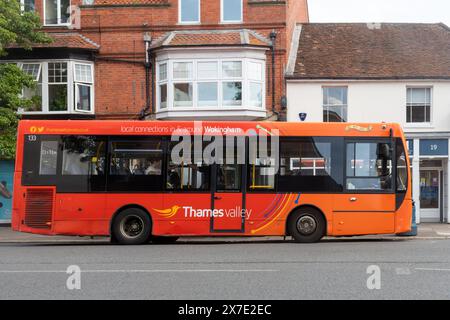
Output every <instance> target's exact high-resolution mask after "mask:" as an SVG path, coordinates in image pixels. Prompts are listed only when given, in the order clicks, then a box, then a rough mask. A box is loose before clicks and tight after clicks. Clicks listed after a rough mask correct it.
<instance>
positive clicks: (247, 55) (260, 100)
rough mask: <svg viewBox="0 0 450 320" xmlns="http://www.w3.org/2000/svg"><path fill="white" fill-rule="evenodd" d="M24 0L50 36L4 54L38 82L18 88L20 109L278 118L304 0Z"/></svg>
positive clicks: (67, 114) (115, 115)
mask: <svg viewBox="0 0 450 320" xmlns="http://www.w3.org/2000/svg"><path fill="white" fill-rule="evenodd" d="M22 1H23V4H24V6H25V8H26V9H27V10H35V11H36V12H38V13H39V15H40V16H41V17H42V20H43V24H44V30H45V31H46V32H48V33H49V34H50V35H51V36H52V37H53V38H54V41H53V43H51V44H49V45H45V46H42V45H40V46H35V48H33V50H32V51H31V52H30V51H24V50H22V49H18V48H14V47H12V48H10V50H9V55H8V56H7V57H5V58H4V59H7V60H8V61H10V62H16V63H19V65H20V66H21V67H22V68H23V69H24V70H25V71H26V72H28V73H29V74H31V75H33V76H34V77H35V79H36V81H37V82H38V84H39V85H38V88H37V89H36V90H28V89H24V95H28V96H30V97H31V96H33V97H36V103H35V106H34V107H33V108H31V109H28V110H21V112H22V113H23V114H24V117H43V118H52V117H63V118H77V117H95V118H98V119H135V118H139V117H140V116H145V117H146V118H156V119H161V120H165V119H230V120H256V119H266V118H267V119H269V118H270V119H279V120H280V119H284V117H285V116H284V115H285V110H284V109H285V108H284V103H283V100H284V99H283V97H284V95H285V84H284V81H285V80H284V71H285V68H286V64H287V59H288V58H287V57H288V56H289V50H290V47H291V39H292V38H293V33H294V30H295V25H296V24H297V23H304V22H308V8H307V0H34V1H33V0H22ZM69 1H70V2H69ZM69 13H70V15H69ZM272 61H274V64H273V65H272Z"/></svg>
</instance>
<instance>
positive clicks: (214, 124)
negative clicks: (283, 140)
mask: <svg viewBox="0 0 450 320" xmlns="http://www.w3.org/2000/svg"><path fill="white" fill-rule="evenodd" d="M390 129H392V135H393V136H396V137H401V136H403V131H402V129H401V126H400V125H399V124H397V123H348V122H344V123H336V122H334V123H312V122H257V121H247V122H244V121H124V120H21V121H20V122H19V134H21V135H23V134H51V135H53V134H54V135H171V134H179V135H182V134H186V133H190V134H203V135H220V134H224V135H254V134H255V132H256V133H258V134H266V135H275V134H277V131H276V130H278V132H279V135H280V136H349V137H351V136H359V137H364V136H367V137H388V136H389V135H390V131H391V130H390Z"/></svg>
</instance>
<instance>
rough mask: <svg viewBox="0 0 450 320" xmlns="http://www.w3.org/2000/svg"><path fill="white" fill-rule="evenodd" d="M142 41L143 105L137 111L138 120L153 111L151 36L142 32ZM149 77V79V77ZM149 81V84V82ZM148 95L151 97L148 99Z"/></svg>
mask: <svg viewBox="0 0 450 320" xmlns="http://www.w3.org/2000/svg"><path fill="white" fill-rule="evenodd" d="M144 42H145V64H144V66H145V107H144V108H143V109H142V110H141V112H140V113H139V120H144V119H145V117H146V116H148V115H149V114H151V113H153V110H152V109H153V108H152V100H153V96H154V94H153V85H154V83H153V80H154V77H153V76H152V75H153V72H152V71H153V63H152V52H151V44H152V38H151V36H150V35H149V34H148V33H146V34H144ZM150 77H151V79H150ZM150 81H151V84H150ZM150 86H151V96H150ZM150 97H151V98H152V99H151V100H150Z"/></svg>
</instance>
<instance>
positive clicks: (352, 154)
mask: <svg viewBox="0 0 450 320" xmlns="http://www.w3.org/2000/svg"><path fill="white" fill-rule="evenodd" d="M346 176H347V177H346V187H347V190H375V191H376V190H379V191H385V190H391V189H392V147H391V144H390V143H386V142H349V143H347V164H346Z"/></svg>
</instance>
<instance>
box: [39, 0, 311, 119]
mask: <svg viewBox="0 0 450 320" xmlns="http://www.w3.org/2000/svg"><path fill="white" fill-rule="evenodd" d="M127 3H128V4H127ZM243 3H244V7H243V20H244V22H243V23H242V24H221V23H220V0H201V24H199V25H180V24H178V0H95V2H94V6H81V29H80V30H75V31H77V32H80V33H82V34H83V35H85V36H86V37H88V38H89V39H91V40H93V41H95V42H96V43H97V44H99V45H100V51H99V53H98V58H99V59H98V60H97V62H96V65H95V81H96V83H95V86H96V88H95V89H96V91H95V93H96V94H95V106H96V107H95V108H96V116H97V117H98V118H131V117H134V116H136V115H137V114H138V112H139V111H140V110H141V109H142V108H143V107H144V105H145V69H144V66H143V63H142V62H143V61H144V59H145V53H144V51H145V48H144V42H143V34H144V32H149V33H151V35H152V37H153V38H154V39H156V38H158V37H159V36H161V35H163V34H164V33H165V32H168V31H173V30H183V29H189V30H193V29H202V30H205V29H239V28H247V29H251V30H254V31H256V32H258V33H260V34H262V35H264V36H266V37H268V36H269V34H270V32H271V31H272V30H275V31H276V32H277V41H276V48H277V50H276V69H275V79H276V90H275V101H276V107H277V109H279V108H280V107H279V104H280V98H281V96H282V95H284V68H285V64H286V61H287V52H288V50H289V47H290V39H291V35H290V33H291V32H292V29H293V26H294V25H295V23H296V22H304V21H305V20H307V12H306V10H307V5H306V0H244V2H243ZM72 4H81V0H72ZM36 8H37V10H38V12H41V14H43V9H42V0H37V1H36ZM49 30H50V31H55V30H57V31H62V30H67V29H61V28H59V29H58V28H52V29H49ZM107 59H110V60H111V59H123V60H132V61H137V63H134V64H133V63H125V62H112V61H108V60H107ZM271 59H272V58H271V51H270V50H268V52H267V70H266V72H268V75H271V72H272V69H271ZM269 79H270V78H267V80H266V81H267V83H266V85H267V87H266V90H267V95H266V105H267V108H268V109H271V107H272V94H273V93H272V87H271V83H270V80H269Z"/></svg>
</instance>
